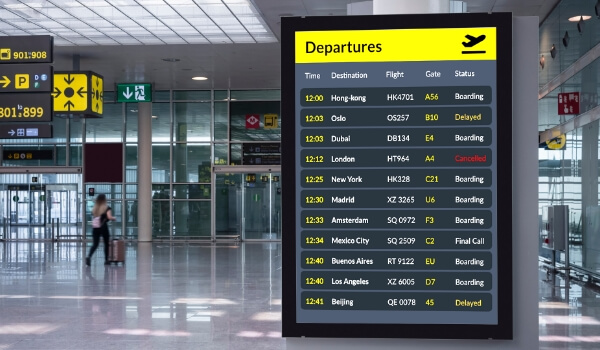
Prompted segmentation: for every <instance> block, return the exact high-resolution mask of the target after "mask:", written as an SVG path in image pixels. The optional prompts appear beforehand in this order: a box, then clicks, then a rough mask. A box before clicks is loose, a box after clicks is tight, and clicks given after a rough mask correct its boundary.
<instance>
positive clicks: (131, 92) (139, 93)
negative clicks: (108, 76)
mask: <svg viewBox="0 0 600 350" xmlns="http://www.w3.org/2000/svg"><path fill="white" fill-rule="evenodd" d="M117 102H152V84H117Z"/></svg>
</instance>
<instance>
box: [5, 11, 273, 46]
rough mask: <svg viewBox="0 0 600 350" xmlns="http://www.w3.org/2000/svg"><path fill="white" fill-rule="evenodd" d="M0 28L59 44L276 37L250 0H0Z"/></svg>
mask: <svg viewBox="0 0 600 350" xmlns="http://www.w3.org/2000/svg"><path fill="white" fill-rule="evenodd" d="M0 18H2V21H0V33H2V34H4V35H35V34H51V35H53V36H54V44H55V45H58V46H68V45H75V46H90V45H92V46H93V45H152V44H155V45H161V44H207V43H212V44H214V43H232V42H233V43H256V42H259V43H260V42H275V41H277V39H276V38H275V37H274V36H273V34H272V33H271V31H270V30H269V29H268V28H266V27H265V25H264V22H263V20H262V18H261V16H260V14H259V12H258V10H257V9H256V7H255V6H254V4H253V3H252V2H251V1H250V0H195V1H188V0H67V1H57V0H33V1H27V0H2V1H0Z"/></svg>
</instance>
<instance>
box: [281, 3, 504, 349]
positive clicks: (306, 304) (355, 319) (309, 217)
mask: <svg viewBox="0 0 600 350" xmlns="http://www.w3.org/2000/svg"><path fill="white" fill-rule="evenodd" d="M511 28H512V15H511V14H506V13H501V14H442V15H440V14H437V15H390V16H347V17H308V18H296V17H292V18H283V19H282V109H283V111H282V115H284V116H288V117H289V118H290V119H292V120H290V121H288V122H286V123H282V152H283V153H282V175H283V176H282V181H283V183H282V188H284V189H285V190H284V191H283V196H282V201H283V202H282V203H283V207H284V208H285V209H284V211H283V223H284V236H283V259H284V260H283V267H284V270H283V335H284V336H286V337H301V336H307V337H311V336H314V337H418V338H478V339H510V338H512V263H511V250H512V238H511V236H512V219H511V216H512V212H511V208H512V204H511V203H512V194H511V191H512V180H511V176H512V166H511V162H512V147H511V135H512V98H511V94H512V89H511V75H512V53H511V52H512V50H511V45H512V44H511V41H512V30H511Z"/></svg>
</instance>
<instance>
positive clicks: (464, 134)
mask: <svg viewBox="0 0 600 350" xmlns="http://www.w3.org/2000/svg"><path fill="white" fill-rule="evenodd" d="M300 143H301V145H302V146H303V147H319V148H323V147H336V148H345V147H396V148H398V147H440V146H456V147H467V146H478V147H481V146H489V145H491V143H492V129H491V128H481V127H478V128H443V129H439V128H438V129H432V128H419V129H415V128H405V127H387V128H370V129H339V128H338V129H335V130H333V129H329V130H314V129H304V130H302V132H301V133H300Z"/></svg>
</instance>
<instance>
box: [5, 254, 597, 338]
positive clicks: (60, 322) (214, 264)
mask: <svg viewBox="0 0 600 350" xmlns="http://www.w3.org/2000/svg"><path fill="white" fill-rule="evenodd" d="M85 249H86V248H85V247H84V246H83V245H82V244H80V243H59V244H50V243H29V242H15V243H0V350H8V349H10V350H13V349H15V350H16V349H28V350H37V349H40V350H41V349H48V350H54V349H56V350H58V349H103V350H105V349H160V350H169V349H203V350H209V349H220V350H221V349H245V350H246V349H285V341H284V340H283V339H281V326H280V320H281V256H280V255H281V254H280V253H281V251H280V250H281V245H279V244H275V243H272V244H251V243H246V244H240V245H226V244H223V245H207V244H174V245H170V244H140V245H139V246H138V244H133V245H129V246H128V250H127V264H126V265H125V266H108V267H105V266H104V265H103V264H102V262H103V259H104V256H103V252H102V251H101V250H100V251H98V253H97V254H96V255H95V256H94V260H93V262H92V266H91V268H86V267H85V266H84V264H83V257H84V256H85ZM564 284H565V281H564V280H563V279H561V278H560V277H556V278H555V276H554V275H552V274H550V275H547V274H546V273H545V272H544V271H543V270H542V269H540V284H539V285H540V349H545V350H550V349H600V297H599V296H598V294H597V293H596V292H594V291H592V290H591V289H589V288H585V287H582V286H581V285H579V284H576V283H570V284H569V288H568V289H565V288H560V287H558V288H555V287H553V286H558V285H561V286H564ZM567 290H568V293H567Z"/></svg>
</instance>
